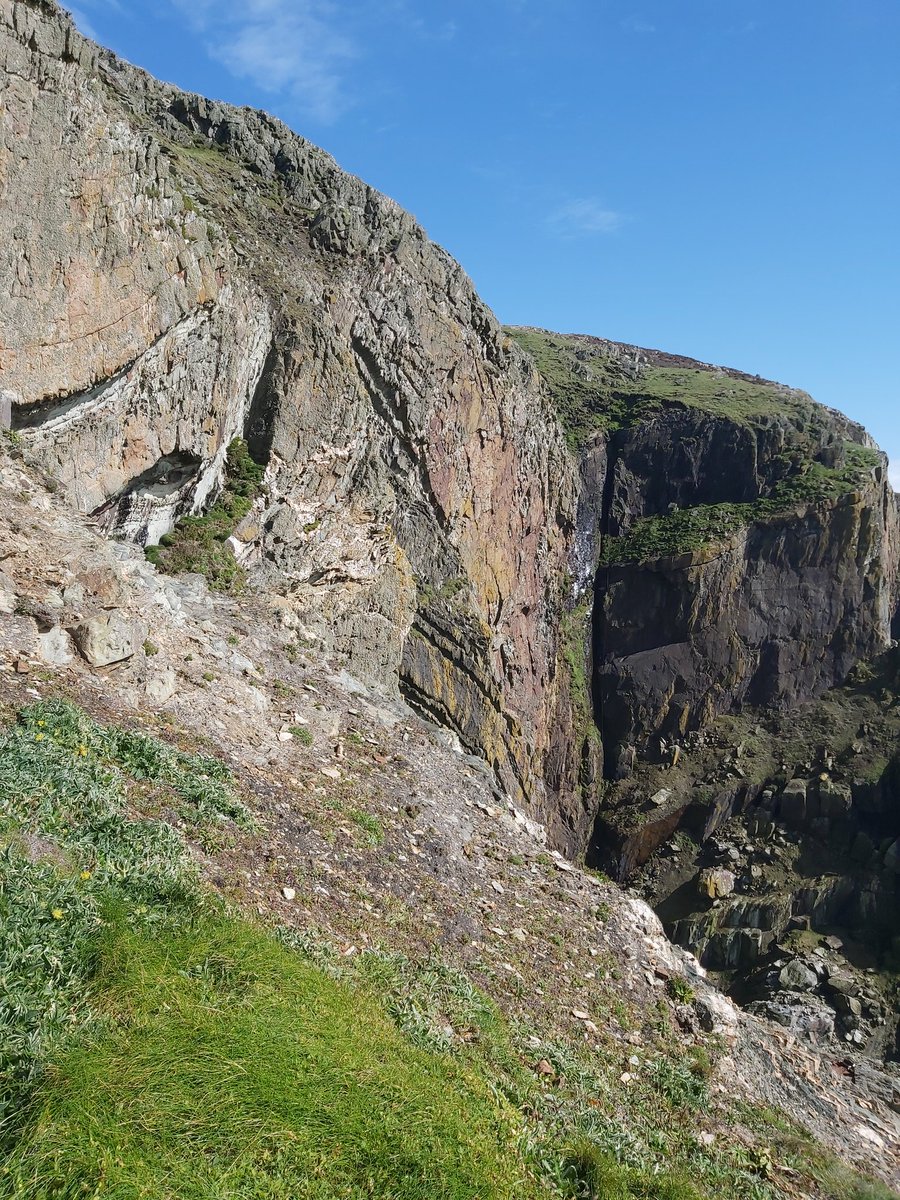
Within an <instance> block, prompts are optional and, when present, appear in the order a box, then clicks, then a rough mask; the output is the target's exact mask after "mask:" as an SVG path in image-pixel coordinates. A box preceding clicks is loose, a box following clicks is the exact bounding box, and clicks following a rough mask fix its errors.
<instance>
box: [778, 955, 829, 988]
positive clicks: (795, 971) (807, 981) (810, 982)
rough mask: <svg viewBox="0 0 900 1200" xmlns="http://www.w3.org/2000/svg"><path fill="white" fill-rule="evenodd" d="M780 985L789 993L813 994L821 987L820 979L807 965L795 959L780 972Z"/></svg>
mask: <svg viewBox="0 0 900 1200" xmlns="http://www.w3.org/2000/svg"><path fill="white" fill-rule="evenodd" d="M778 983H779V984H780V986H781V987H783V988H784V989H785V991H788V992H812V991H814V990H815V989H816V988H817V987H818V985H819V977H818V975H817V974H816V972H815V971H814V970H813V969H812V968H811V967H809V966H807V965H806V963H804V962H802V961H801V960H800V959H799V958H794V959H792V960H791V961H790V962H789V963H787V964H786V965H785V966H783V967H782V968H781V970H780V971H779V972H778Z"/></svg>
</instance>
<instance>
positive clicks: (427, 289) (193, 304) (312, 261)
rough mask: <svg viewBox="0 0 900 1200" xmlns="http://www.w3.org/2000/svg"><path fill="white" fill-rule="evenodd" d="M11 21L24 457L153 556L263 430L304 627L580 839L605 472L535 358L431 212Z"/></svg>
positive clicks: (6, 289) (262, 516)
mask: <svg viewBox="0 0 900 1200" xmlns="http://www.w3.org/2000/svg"><path fill="white" fill-rule="evenodd" d="M0 33H2V55H3V63H4V67H5V74H4V87H5V95H4V113H5V120H4V133H3V150H2V158H0V205H2V210H3V212H4V213H5V214H6V219H7V222H8V226H9V233H10V237H9V238H8V240H7V251H6V255H5V259H4V262H3V265H2V274H3V279H2V282H0V292H2V295H3V300H2V301H0V303H2V306H3V307H2V311H0V321H2V324H3V328H4V330H5V332H6V345H5V348H4V354H3V363H2V369H3V383H2V386H3V388H4V389H5V390H6V398H7V401H8V403H9V404H10V405H11V409H12V426H13V429H14V430H16V431H18V434H19V436H20V438H21V440H22V442H23V444H24V446H25V448H26V451H27V452H28V453H29V455H30V456H32V457H33V459H35V460H36V461H38V462H39V463H40V464H42V465H43V466H44V467H45V469H46V470H47V471H48V472H49V473H50V474H52V475H53V476H54V477H55V478H56V479H57V480H59V482H60V483H62V485H63V486H64V487H65V489H66V491H67V493H68V494H69V496H70V497H71V499H72V501H73V503H74V504H76V505H77V507H78V508H79V509H81V510H82V511H86V512H93V513H95V514H96V515H97V518H98V520H100V521H101V522H102V524H103V526H104V527H105V528H106V529H107V530H108V531H110V532H111V533H114V534H119V535H122V534H124V535H126V536H129V537H131V538H134V539H136V540H138V541H142V542H145V541H156V540H157V539H158V538H159V537H160V535H162V534H164V533H165V532H166V531H167V530H168V529H170V528H171V527H172V525H173V523H174V521H175V520H176V518H177V517H178V516H179V515H180V514H181V513H183V512H188V511H198V510H202V508H203V506H204V504H205V502H206V501H207V499H208V498H209V497H210V496H211V495H212V494H213V493H214V492H215V490H216V489H217V488H218V486H219V485H220V482H221V479H222V471H223V464H224V461H225V451H226V449H227V446H228V444H229V442H230V441H231V440H232V438H234V437H235V436H243V437H245V438H246V440H247V442H248V445H249V447H250V449H251V452H252V453H253V455H254V456H255V457H256V458H257V459H258V460H259V461H263V462H265V463H266V464H267V468H268V469H267V474H266V478H265V486H264V489H263V492H262V494H261V495H260V496H259V497H258V498H257V500H256V503H255V506H254V511H253V513H252V514H251V517H250V518H248V519H247V520H246V521H244V522H243V524H242V526H241V529H240V530H239V531H238V533H237V543H238V547H237V549H238V553H239V556H240V558H241V560H242V561H243V562H244V563H245V564H246V565H248V566H249V567H250V568H251V570H252V571H253V572H254V574H255V577H256V578H257V579H258V580H259V581H260V582H261V583H263V584H265V585H266V586H268V587H271V588H273V589H275V590H280V591H282V592H283V593H284V594H285V596H286V604H285V614H286V616H285V619H286V620H287V621H289V622H290V623H292V624H293V625H295V626H296V627H297V628H298V630H299V632H300V633H301V634H302V635H303V636H305V637H312V638H315V639H317V640H318V641H321V642H322V643H323V644H324V645H325V646H326V648H330V649H331V650H332V651H333V654H334V657H335V662H336V665H342V666H344V667H346V669H347V670H349V671H350V672H351V673H352V674H354V675H356V676H357V677H359V678H361V679H363V680H364V681H365V682H367V683H369V684H374V685H376V686H381V687H395V686H397V682H398V680H399V686H400V688H401V690H402V691H404V692H405V694H406V695H407V696H408V697H409V698H410V699H411V700H412V701H413V702H414V703H416V704H417V705H418V706H419V707H420V708H421V709H423V710H425V711H426V712H428V713H430V714H432V715H433V716H435V717H436V718H437V719H438V720H439V721H440V722H441V723H442V724H445V725H447V726H449V727H450V728H451V729H453V730H454V731H455V732H456V733H457V734H458V735H459V737H460V739H461V740H462V742H463V744H464V745H465V746H466V748H468V749H469V750H471V751H474V752H477V753H480V754H483V755H484V756H486V757H487V758H488V760H489V761H490V763H491V765H492V766H493V768H494V770H495V773H496V775H497V778H498V781H499V783H500V784H501V786H503V787H504V788H506V789H507V790H508V791H509V793H510V794H511V795H513V796H516V797H518V798H519V799H523V800H528V801H529V802H530V803H531V804H532V805H533V806H534V808H535V809H536V810H537V811H540V812H542V813H543V814H544V815H546V816H548V817H549V818H550V819H551V823H552V824H555V825H557V826H558V827H559V837H560V840H566V839H567V837H569V835H568V834H567V833H566V830H565V824H566V820H567V817H566V815H565V811H564V810H565V803H564V802H563V803H559V802H557V801H556V800H554V801H553V802H552V803H548V802H545V800H544V799H543V791H542V783H541V778H542V774H543V758H544V755H545V753H546V751H547V749H548V745H549V736H550V735H549V731H550V730H551V729H553V728H554V726H555V724H556V722H555V719H554V715H553V714H554V712H555V708H556V704H557V693H558V691H559V686H560V685H559V681H558V675H559V672H558V671H557V666H556V654H557V650H556V624H557V620H558V615H559V613H560V611H562V609H563V607H564V604H565V595H566V590H567V587H568V585H567V582H566V568H567V562H568V559H569V555H570V549H571V544H572V540H573V536H574V527H575V510H576V493H577V468H576V464H575V462H574V460H573V458H572V456H571V455H570V453H569V451H568V450H567V448H566V446H565V442H564V439H563V437H562V434H561V432H560V430H559V428H558V425H557V423H556V421H555V419H554V417H553V415H552V413H550V412H549V411H548V410H547V407H546V405H545V403H544V398H543V392H542V384H541V381H540V379H539V377H538V375H537V374H536V372H535V370H534V368H533V367H532V365H531V364H530V362H529V361H528V359H527V358H526V356H525V355H523V354H522V353H521V352H520V351H519V350H518V348H517V347H516V346H515V345H514V344H513V343H511V342H510V341H509V339H508V338H507V337H506V336H505V335H504V334H503V332H502V331H501V330H500V328H499V327H498V325H497V323H496V321H495V320H494V318H493V317H492V315H491V314H490V313H489V312H488V311H487V310H486V308H485V307H484V305H483V304H482V303H481V301H480V300H479V299H478V297H477V296H476V295H475V293H474V291H473V289H472V285H471V283H470V282H469V280H468V279H467V278H466V276H465V275H464V274H463V272H462V271H461V269H460V268H459V266H458V265H457V264H456V263H455V262H453V261H452V260H451V259H450V258H449V257H448V256H447V255H446V254H445V253H444V252H443V251H442V250H440V248H439V247H437V246H435V245H433V244H432V243H430V242H429V241H428V239H427V238H426V237H425V235H424V233H423V232H422V230H421V229H420V228H419V227H418V226H417V225H416V224H415V222H414V221H413V220H412V219H411V218H410V217H409V216H408V215H407V214H406V213H404V212H402V210H400V209H399V208H398V207H397V205H396V204H394V203H393V202H392V201H390V200H388V199H386V198H385V197H383V196H381V195H379V194H378V193H376V192H374V191H373V190H372V189H371V188H368V187H367V186H366V185H364V184H363V183H361V182H360V181H359V180H357V179H354V178H352V177H350V176H348V175H346V174H344V173H343V172H341V171H340V170H339V169H338V167H337V166H336V165H335V163H334V162H333V160H332V159H330V158H329V157H328V156H327V155H326V154H324V153H323V152H322V151H320V150H317V149H316V148H314V147H312V146H310V145H309V144H308V143H306V142H305V141H303V139H301V138H299V137H296V136H295V135H294V134H292V133H291V132H290V131H289V130H288V129H286V128H285V127H284V126H282V125H280V124H279V123H278V122H276V121H274V120H271V119H269V118H268V117H266V116H264V115H261V114H257V113H252V112H250V111H248V110H241V111H237V110H234V109H230V108H226V107H225V106H222V105H218V104H214V103H209V102H207V101H204V100H201V99H199V98H197V97H193V96H187V95H184V94H182V93H180V92H178V91H176V90H175V89H172V88H169V87H166V86H164V85H161V84H158V83H156V82H155V81H153V80H152V79H150V78H148V77H147V76H146V75H144V74H143V73H141V72H140V71H137V70H135V69H133V68H131V67H129V66H127V65H125V64H122V63H121V62H118V61H117V60H116V59H114V58H113V57H112V56H110V55H108V54H106V53H104V52H98V51H97V50H96V49H95V48H93V47H92V46H91V45H90V44H89V43H86V42H85V41H84V40H83V39H82V38H81V37H80V36H79V35H78V34H77V33H76V32H75V31H74V30H73V28H72V27H71V25H70V23H69V21H68V19H67V18H66V17H65V15H64V14H63V13H62V12H61V11H60V10H59V9H58V8H57V7H56V5H55V4H52V3H42V2H38V0H25V2H17V3H12V2H11V0H4V3H3V4H2V6H0ZM17 214H20V215H17ZM560 785H561V787H562V790H563V793H565V791H566V790H568V789H567V781H566V780H560ZM583 824H584V822H583V821H582V825H583ZM584 835H585V829H584V828H583V827H582V828H581V829H580V830H579V831H578V839H580V840H583V838H584ZM569 840H571V838H570V837H569Z"/></svg>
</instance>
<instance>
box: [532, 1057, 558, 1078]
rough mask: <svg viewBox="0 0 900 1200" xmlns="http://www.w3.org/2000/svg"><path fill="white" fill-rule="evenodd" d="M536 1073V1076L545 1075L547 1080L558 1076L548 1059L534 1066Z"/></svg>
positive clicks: (542, 1059)
mask: <svg viewBox="0 0 900 1200" xmlns="http://www.w3.org/2000/svg"><path fill="white" fill-rule="evenodd" d="M534 1071H535V1074H536V1075H543V1076H544V1077H545V1078H547V1079H553V1078H554V1077H555V1075H556V1072H555V1071H554V1070H553V1065H552V1064H551V1063H549V1062H548V1061H547V1059H546V1058H541V1059H538V1061H537V1062H536V1063H535V1064H534Z"/></svg>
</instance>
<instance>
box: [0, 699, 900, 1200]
mask: <svg viewBox="0 0 900 1200" xmlns="http://www.w3.org/2000/svg"><path fill="white" fill-rule="evenodd" d="M176 820H177V822H178V823H179V824H180V826H181V827H182V828H183V829H186V830H187V831H188V832H190V831H191V830H192V829H193V830H194V831H195V832H198V833H202V831H203V830H204V828H206V827H209V826H214V827H216V826H222V825H223V824H226V823H229V822H236V823H240V824H244V825H249V824H252V821H251V818H250V817H249V815H248V813H247V810H246V809H245V807H244V805H243V804H242V802H241V800H240V798H239V796H238V795H237V792H236V789H235V786H234V782H233V780H232V778H231V775H230V773H229V771H228V769H227V768H226V767H225V765H224V764H222V763H221V762H220V761H219V760H217V759H214V758H207V757H203V756H199V755H192V754H187V753H184V752H182V751H180V750H177V749H175V748H173V747H171V746H169V745H167V744H164V743H162V742H160V741H158V740H156V739H154V738H152V737H149V736H147V735H145V734H143V733H139V732H133V731H130V730H125V729H120V728H117V727H113V726H103V725H100V724H98V723H97V722H95V721H94V720H92V719H91V718H90V717H89V716H87V715H86V714H85V713H84V712H82V711H81V710H80V709H78V708H77V707H75V706H74V705H72V704H70V703H68V702H65V701H61V700H54V701H41V702H38V703H35V704H33V705H31V706H29V707H27V708H25V709H23V710H22V711H21V712H20V713H19V714H18V717H17V720H16V721H15V723H14V724H12V725H11V726H9V727H8V728H6V729H4V730H3V731H2V732H0V844H2V850H0V977H2V984H3V986H2V991H0V1197H2V1198H3V1200H13V1198H15V1200H76V1198H78V1200H82V1198H84V1197H90V1198H92V1200H99V1198H100V1197H104V1198H105V1197H109V1198H111V1200H139V1198H140V1200H257V1198H258V1200H303V1198H310V1200H337V1198H339V1197H341V1198H350V1200H355V1198H360V1200H362V1198H363V1197H385V1198H386V1197H390V1198H396V1200H407V1198H409V1200H413V1198H415V1200H420V1198H421V1200H426V1198H428V1200H436V1198H447V1200H455V1198H460V1200H463V1198H466V1200H504V1198H508V1200H513V1198H515V1200H527V1198H528V1197H535V1198H537V1197H557V1198H569V1200H576V1198H584V1200H698V1198H700V1197H713V1196H715V1197H720V1196H721V1197H735V1198H736V1197H741V1200H770V1198H771V1197H774V1196H775V1195H777V1194H778V1192H777V1191H776V1190H775V1189H774V1188H773V1186H772V1184H771V1182H770V1168H771V1165H772V1159H771V1157H769V1156H767V1155H764V1154H763V1155H761V1154H759V1153H756V1152H752V1153H751V1152H750V1151H748V1150H747V1149H746V1148H745V1147H743V1146H742V1145H740V1144H738V1143H734V1144H730V1143H724V1142H723V1144H722V1145H721V1146H715V1147H710V1145H709V1144H708V1143H706V1142H703V1141H701V1140H700V1138H699V1136H698V1134H699V1130H700V1128H701V1127H702V1125H703V1123H704V1121H705V1120H706V1119H707V1118H706V1114H707V1112H708V1110H709V1107H710V1103H711V1101H710V1096H709V1093H708V1082H707V1078H708V1074H709V1062H708V1060H707V1059H706V1058H705V1056H704V1055H703V1054H702V1053H698V1054H696V1055H691V1054H687V1055H685V1054H684V1053H683V1052H682V1053H681V1054H680V1055H672V1056H671V1057H667V1056H665V1055H659V1056H657V1057H655V1058H654V1059H653V1060H652V1061H651V1062H649V1063H648V1065H647V1069H646V1071H644V1072H642V1073H641V1078H640V1079H639V1080H636V1081H635V1083H634V1086H633V1087H632V1088H631V1089H629V1090H628V1092H627V1094H626V1093H625V1092H624V1091H623V1090H622V1089H621V1085H618V1090H616V1089H617V1085H616V1077H617V1073H618V1070H619V1068H617V1067H615V1066H614V1065H613V1069H612V1073H610V1070H608V1069H607V1068H608V1066H609V1064H606V1063H604V1062H600V1061H597V1060H596V1056H594V1058H593V1059H592V1058H591V1056H590V1055H588V1054H585V1053H582V1052H581V1051H579V1049H578V1048H577V1047H573V1046H571V1045H566V1044H563V1043H561V1042H552V1041H546V1042H544V1043H543V1044H541V1045H540V1046H539V1047H538V1048H537V1049H535V1048H534V1045H533V1042H534V1036H533V1033H532V1036H531V1037H530V1038H529V1039H527V1041H528V1044H529V1046H530V1048H529V1049H527V1050H526V1049H525V1048H524V1047H525V1042H526V1039H525V1037H524V1032H523V1031H517V1030H516V1029H514V1028H513V1027H511V1026H510V1025H509V1024H508V1023H507V1021H506V1020H504V1018H503V1017H502V1015H501V1014H500V1012H499V1010H498V1009H497V1007H496V1006H495V1005H494V1004H493V1003H492V1002H491V1001H490V1000H489V999H488V998H487V997H486V996H485V995H484V994H483V993H482V992H480V991H479V990H478V989H477V988H476V987H474V986H473V985H472V983H471V982H470V981H469V980H468V979H467V978H466V977H465V976H463V975H461V974H460V973H458V972H456V971H454V970H452V969H450V968H449V967H447V966H445V965H443V964H442V963H441V961H440V960H439V959H438V958H435V959H434V960H433V961H431V962H429V963H424V964H418V965H416V964H413V963H411V962H410V961H409V960H407V959H404V958H402V957H401V956H399V955H395V954H391V953H390V952H388V951H387V950H384V949H379V950H373V951H370V952H367V953H366V954H363V955H360V956H359V957H358V958H357V959H356V960H354V961H353V962H352V963H350V962H348V961H347V960H346V959H344V958H342V957H341V956H339V955H337V954H336V953H334V952H332V950H331V949H330V947H329V944H328V943H327V941H326V940H323V939H322V938H318V937H315V936H313V935H312V934H299V933H297V932H295V931H287V930H269V929H266V928H264V927H262V926H261V925H259V924H256V923H254V922H251V921H249V920H247V919H245V918H244V917H242V916H241V915H239V914H238V913H236V912H234V911H233V910H231V909H229V908H228V907H227V906H226V905H225V904H224V903H223V902H222V901H221V900H220V899H219V898H217V897H216V896H215V895H214V894H213V893H212V892H211V891H210V890H209V889H208V888H206V887H205V886H204V885H203V884H202V883H201V881H200V879H199V877H198V875H197V873H196V871H195V870H194V868H193V867H192V865H191V860H190V856H189V853H188V851H187V846H186V842H185V841H184V836H183V833H182V832H180V831H179V830H178V829H176V828H175V825H174V824H173V823H171V822H174V821H176ZM448 1030H449V1031H451V1033H452V1032H453V1031H454V1030H456V1031H458V1030H465V1032H466V1037H465V1038H464V1039H460V1038H457V1037H452V1036H448ZM538 1055H540V1056H541V1057H542V1060H543V1061H544V1062H545V1063H546V1069H545V1070H544V1071H543V1072H541V1073H536V1072H535V1070H534V1062H533V1060H534V1058H535V1057H536V1056H538ZM547 1070H549V1071H550V1072H551V1073H552V1078H551V1079H549V1080H548V1078H547ZM623 1104H627V1105H628V1109H627V1113H626V1112H625V1110H623V1108H622V1106H623ZM743 1119H744V1117H742V1120H743ZM747 1119H749V1118H747ZM754 1119H755V1120H757V1121H758V1122H759V1121H763V1122H765V1121H769V1118H767V1117H765V1115H764V1114H756V1116H755V1117H754ZM765 1128H766V1131H767V1136H769V1137H771V1139H772V1141H773V1142H774V1141H776V1140H777V1139H781V1140H780V1143H779V1147H780V1148H779V1149H778V1150H777V1151H773V1153H774V1154H776V1155H780V1156H781V1157H782V1158H783V1160H784V1163H785V1166H787V1167H788V1169H789V1170H791V1171H794V1172H796V1171H803V1172H804V1173H805V1175H806V1176H808V1177H809V1178H810V1179H815V1180H816V1181H818V1186H819V1188H820V1190H819V1193H818V1194H820V1195H821V1196H823V1197H826V1196H831V1197H835V1198H840V1200H866V1198H868V1200H877V1198H878V1197H882V1196H885V1195H887V1194H888V1193H886V1192H884V1191H883V1190H882V1189H880V1188H877V1187H876V1186H875V1185H870V1184H867V1183H863V1182H862V1181H860V1180H859V1179H858V1178H857V1177H855V1176H851V1175H850V1174H849V1173H847V1172H844V1171H842V1170H841V1169H840V1168H837V1167H836V1166H835V1165H834V1163H833V1162H831V1161H830V1160H828V1159H820V1158H817V1157H816V1156H815V1154H814V1153H813V1150H812V1148H811V1147H810V1146H809V1145H808V1144H807V1143H804V1142H803V1141H802V1140H797V1139H796V1137H795V1136H794V1135H793V1134H790V1135H788V1134H786V1133H785V1131H784V1130H783V1129H782V1128H780V1127H779V1125H778V1123H777V1122H774V1121H773V1122H771V1123H770V1126H766V1127H765Z"/></svg>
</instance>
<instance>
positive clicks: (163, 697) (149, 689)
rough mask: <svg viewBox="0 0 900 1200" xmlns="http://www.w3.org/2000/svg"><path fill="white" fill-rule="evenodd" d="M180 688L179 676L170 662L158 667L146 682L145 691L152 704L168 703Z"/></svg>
mask: <svg viewBox="0 0 900 1200" xmlns="http://www.w3.org/2000/svg"><path fill="white" fill-rule="evenodd" d="M177 690H178V676H177V675H176V673H175V669H174V668H173V667H172V666H171V665H169V664H168V663H165V664H162V665H161V666H159V667H156V666H155V664H154V666H153V668H152V669H151V673H150V674H149V675H148V676H147V679H146V681H145V683H144V693H145V695H146V697H147V699H148V700H149V701H150V703H151V704H166V703H167V702H168V701H169V700H171V699H172V697H173V696H174V695H175V693H176V692H177Z"/></svg>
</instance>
